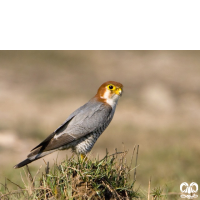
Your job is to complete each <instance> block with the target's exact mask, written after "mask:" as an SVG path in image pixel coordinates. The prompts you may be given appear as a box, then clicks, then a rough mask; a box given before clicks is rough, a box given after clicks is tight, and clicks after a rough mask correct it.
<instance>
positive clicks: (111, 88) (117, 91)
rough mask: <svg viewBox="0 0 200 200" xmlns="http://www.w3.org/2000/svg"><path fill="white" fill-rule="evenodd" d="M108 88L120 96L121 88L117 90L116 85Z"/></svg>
mask: <svg viewBox="0 0 200 200" xmlns="http://www.w3.org/2000/svg"><path fill="white" fill-rule="evenodd" d="M107 88H108V89H109V90H112V91H114V92H115V94H118V95H119V94H121V88H116V87H115V86H114V85H112V84H110V85H108V86H107Z"/></svg>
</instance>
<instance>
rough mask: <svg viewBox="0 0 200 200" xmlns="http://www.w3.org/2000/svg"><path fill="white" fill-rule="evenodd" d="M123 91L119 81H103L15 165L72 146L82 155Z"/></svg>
mask: <svg viewBox="0 0 200 200" xmlns="http://www.w3.org/2000/svg"><path fill="white" fill-rule="evenodd" d="M122 91H123V85H122V84H121V83H118V82H115V81H107V82H105V83H103V84H102V85H101V86H100V88H99V89H98V91H97V94H96V95H95V96H94V97H93V98H92V99H91V100H90V101H88V102H87V103H86V104H84V105H83V106H81V107H80V108H78V109H77V110H75V111H74V112H73V113H72V114H71V115H69V117H68V118H67V120H66V121H65V122H64V123H63V124H62V125H61V126H60V127H58V129H56V130H55V131H54V132H53V133H52V134H50V135H49V136H48V137H47V138H46V139H45V140H44V141H43V142H41V143H40V144H39V145H37V146H36V147H35V148H33V149H32V150H31V152H30V154H29V155H28V156H27V159H25V160H24V161H22V162H20V163H19V164H17V165H15V166H14V168H20V167H23V166H25V165H27V164H29V163H31V162H33V161H35V160H37V159H39V158H42V157H44V156H46V155H48V154H50V153H53V152H55V151H57V150H65V149H72V150H73V151H74V152H75V153H76V154H78V155H80V156H81V159H84V158H85V156H86V154H87V153H88V152H90V151H91V149H92V147H93V146H94V144H95V142H96V141H97V139H98V138H99V136H100V135H101V134H102V133H103V131H104V130H105V129H106V128H107V126H108V125H109V124H110V122H111V120H112V118H113V116H114V113H115V109H116V106H117V102H118V100H119V98H120V96H121V95H122Z"/></svg>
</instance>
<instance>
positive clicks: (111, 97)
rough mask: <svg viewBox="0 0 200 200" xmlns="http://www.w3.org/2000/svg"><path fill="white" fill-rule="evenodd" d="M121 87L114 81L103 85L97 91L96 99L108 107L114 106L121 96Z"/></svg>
mask: <svg viewBox="0 0 200 200" xmlns="http://www.w3.org/2000/svg"><path fill="white" fill-rule="evenodd" d="M122 92H123V85H122V84H121V83H118V82H115V81H107V82H105V83H103V84H102V85H101V86H100V88H99V89H98V91H97V94H96V96H95V97H96V98H97V99H98V100H99V101H101V102H104V103H107V104H109V105H110V106H112V107H113V106H115V105H116V104H117V101H118V100H119V97H120V96H122Z"/></svg>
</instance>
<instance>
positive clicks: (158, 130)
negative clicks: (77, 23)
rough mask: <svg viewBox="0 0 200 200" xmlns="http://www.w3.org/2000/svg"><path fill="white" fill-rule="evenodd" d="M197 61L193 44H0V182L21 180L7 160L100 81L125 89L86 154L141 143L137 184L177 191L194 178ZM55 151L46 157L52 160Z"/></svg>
mask: <svg viewBox="0 0 200 200" xmlns="http://www.w3.org/2000/svg"><path fill="white" fill-rule="evenodd" d="M199 66H200V53H199V52H198V51H78V52H77V51H42V52H41V51H18V52H16V51H12V52H9V51H1V52H0V111H1V114H0V161H1V162H0V168H1V171H0V182H4V180H5V177H7V178H9V179H10V180H12V181H13V182H17V183H19V184H21V178H20V175H19V173H18V172H19V171H16V170H14V169H13V168H12V167H13V166H14V165H15V164H16V163H18V162H19V161H21V160H23V159H24V158H25V157H26V155H27V154H28V153H29V151H30V150H31V149H32V148H33V147H34V146H35V145H37V144H38V143H39V142H40V141H41V140H42V139H44V138H45V137H46V136H48V135H49V134H50V133H51V132H52V131H54V130H55V129H56V128H57V127H58V126H59V125H60V124H61V123H62V122H63V121H64V120H65V119H66V118H67V117H68V115H69V114H70V113H71V112H73V111H74V110H75V109H76V108H78V107H79V106H81V105H83V104H84V103H85V102H87V101H88V100H89V99H90V98H91V97H92V96H93V95H94V94H95V92H96V90H97V88H98V87H99V85H100V84H101V83H102V82H104V81H107V80H116V81H120V82H121V83H123V84H124V94H123V97H122V98H121V99H120V102H119V105H118V107H117V110H116V114H115V116H114V119H113V121H112V123H111V125H110V126H109V127H108V129H107V130H106V131H105V133H104V134H103V135H102V136H101V137H100V138H99V140H98V141H97V143H96V144H95V146H94V148H93V150H92V155H93V157H95V156H96V154H99V156H100V158H102V157H103V156H104V151H105V148H107V149H108V151H109V152H113V151H114V148H116V147H117V148H118V150H119V151H121V149H120V148H121V144H122V142H123V143H124V144H125V146H126V148H128V149H132V146H133V144H140V158H139V159H138V164H139V166H140V168H139V169H138V171H137V182H136V183H135V184H136V185H137V186H138V187H139V186H140V187H141V188H142V189H143V190H145V191H146V190H147V188H148V183H149V178H150V177H151V188H154V187H159V186H160V187H162V188H163V187H164V188H165V185H166V184H167V187H168V188H170V191H174V192H177V193H178V192H180V190H179V186H180V183H182V182H183V181H187V182H188V183H190V182H192V181H194V182H197V183H198V182H200V178H199V168H200V161H199V156H200V153H199V152H200V146H199V140H200V134H199V132H200V126H199V121H200V103H199V102H200V92H199V91H200V90H199V85H200V79H199V76H200V67H199ZM122 150H123V148H122ZM65 154H67V155H68V156H69V157H70V156H71V154H70V153H68V152H66V153H64V152H63V153H60V154H59V160H63V159H64V158H65V156H66V155H65ZM56 157H57V154H52V155H50V156H48V157H46V158H45V159H46V160H48V161H50V166H52V165H53V162H54V160H56V159H57V158H56ZM42 164H44V162H43V160H38V161H36V162H34V163H32V164H31V165H30V170H31V172H32V173H33V172H34V173H36V171H37V169H38V166H40V165H42ZM7 184H8V185H9V182H8V183H7Z"/></svg>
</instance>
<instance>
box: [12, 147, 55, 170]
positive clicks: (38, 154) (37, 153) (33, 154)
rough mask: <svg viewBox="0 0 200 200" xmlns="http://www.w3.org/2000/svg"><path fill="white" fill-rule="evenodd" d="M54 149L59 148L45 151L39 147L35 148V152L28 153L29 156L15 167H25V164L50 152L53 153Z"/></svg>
mask: <svg viewBox="0 0 200 200" xmlns="http://www.w3.org/2000/svg"><path fill="white" fill-rule="evenodd" d="M54 151H57V149H54V150H50V151H45V152H40V148H39V149H35V150H34V151H33V152H31V153H30V154H29V155H28V158H27V159H25V160H23V161H22V162H20V163H18V164H17V165H15V166H14V168H15V169H17V168H20V167H23V166H25V165H28V164H29V163H31V162H33V161H35V160H38V159H40V158H42V157H44V156H46V155H48V154H50V153H53V152H54Z"/></svg>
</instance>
